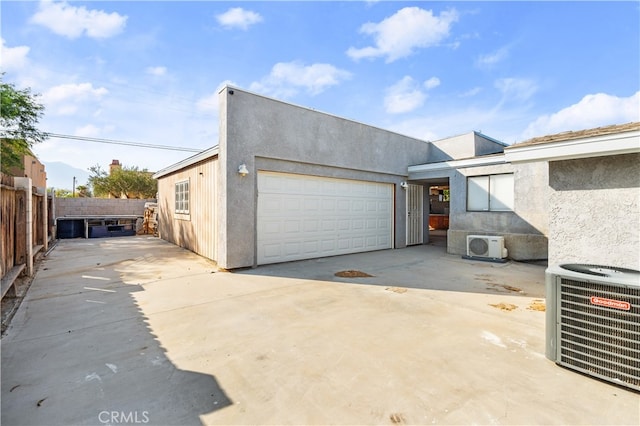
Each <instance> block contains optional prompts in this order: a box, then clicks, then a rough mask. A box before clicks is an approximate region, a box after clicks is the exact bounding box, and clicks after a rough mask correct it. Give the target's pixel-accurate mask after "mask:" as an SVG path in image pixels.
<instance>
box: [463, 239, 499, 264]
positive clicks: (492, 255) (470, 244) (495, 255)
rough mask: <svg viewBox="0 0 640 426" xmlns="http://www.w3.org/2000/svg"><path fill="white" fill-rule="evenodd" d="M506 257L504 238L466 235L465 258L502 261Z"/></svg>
mask: <svg viewBox="0 0 640 426" xmlns="http://www.w3.org/2000/svg"><path fill="white" fill-rule="evenodd" d="M507 255H508V252H507V249H506V247H505V246H504V237H497V236H491V235H467V257H471V258H473V257H479V258H488V259H504V258H506V257H507Z"/></svg>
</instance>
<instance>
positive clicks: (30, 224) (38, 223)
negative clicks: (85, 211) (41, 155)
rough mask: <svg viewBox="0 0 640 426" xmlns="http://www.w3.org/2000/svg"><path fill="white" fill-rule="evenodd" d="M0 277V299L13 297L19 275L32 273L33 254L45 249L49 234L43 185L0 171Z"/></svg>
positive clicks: (47, 210) (47, 209) (46, 203)
mask: <svg viewBox="0 0 640 426" xmlns="http://www.w3.org/2000/svg"><path fill="white" fill-rule="evenodd" d="M0 191H1V194H0V195H1V197H0V227H1V229H2V242H1V244H0V257H1V260H0V276H1V278H2V298H4V297H5V295H9V296H15V286H14V283H15V280H16V278H18V277H19V276H20V274H26V275H28V276H31V275H33V273H34V268H33V262H34V258H35V256H36V255H37V254H38V253H39V252H41V251H46V250H47V249H48V243H49V238H50V235H52V234H51V227H50V226H49V224H50V220H51V219H50V217H49V216H50V215H49V207H50V205H51V204H50V202H49V200H48V197H47V194H46V192H45V189H44V188H35V187H32V181H31V179H30V178H22V177H13V176H7V175H5V174H2V173H0Z"/></svg>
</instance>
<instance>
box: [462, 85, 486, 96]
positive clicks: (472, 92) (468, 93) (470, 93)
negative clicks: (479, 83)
mask: <svg viewBox="0 0 640 426" xmlns="http://www.w3.org/2000/svg"><path fill="white" fill-rule="evenodd" d="M480 92H482V87H474V88H473V89H469V90H467V91H466V92H464V93H461V94H460V95H458V96H459V97H461V98H469V97H471V96H475V95H477V94H478V93H480Z"/></svg>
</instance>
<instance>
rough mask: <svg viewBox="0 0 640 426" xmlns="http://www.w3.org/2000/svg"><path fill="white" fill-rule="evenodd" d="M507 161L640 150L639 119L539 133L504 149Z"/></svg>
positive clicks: (597, 155) (551, 159)
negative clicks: (568, 130)
mask: <svg viewBox="0 0 640 426" xmlns="http://www.w3.org/2000/svg"><path fill="white" fill-rule="evenodd" d="M504 152H505V155H506V157H507V161H509V162H529V161H556V160H570V159H576V158H588V157H601V156H608V155H619V154H630V153H637V152H640V122H633V123H626V124H616V125H612V126H604V127H597V128H593V129H586V130H580V131H571V132H563V133H557V134H554V135H547V136H540V137H536V138H533V139H529V140H527V141H524V142H521V143H518V144H515V145H511V146H509V147H507V148H505V150H504Z"/></svg>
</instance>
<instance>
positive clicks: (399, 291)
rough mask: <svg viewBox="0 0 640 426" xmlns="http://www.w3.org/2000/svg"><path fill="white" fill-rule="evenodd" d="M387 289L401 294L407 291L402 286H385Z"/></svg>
mask: <svg viewBox="0 0 640 426" xmlns="http://www.w3.org/2000/svg"><path fill="white" fill-rule="evenodd" d="M385 290H388V291H392V292H394V293H400V294H402V293H406V292H407V289H406V288H402V287H387V288H385Z"/></svg>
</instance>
